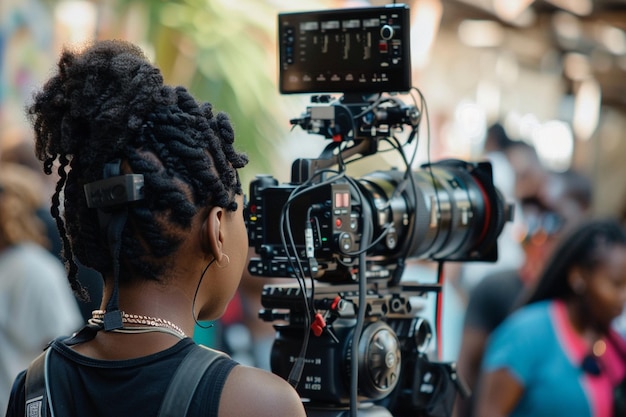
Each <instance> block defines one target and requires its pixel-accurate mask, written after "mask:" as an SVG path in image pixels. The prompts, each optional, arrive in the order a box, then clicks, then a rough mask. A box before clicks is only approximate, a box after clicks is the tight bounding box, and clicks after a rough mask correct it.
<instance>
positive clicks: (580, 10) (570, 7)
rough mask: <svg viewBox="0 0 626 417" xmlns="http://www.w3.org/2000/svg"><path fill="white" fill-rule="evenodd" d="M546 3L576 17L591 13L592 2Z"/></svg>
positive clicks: (564, 0) (560, 0) (553, 0)
mask: <svg viewBox="0 0 626 417" xmlns="http://www.w3.org/2000/svg"><path fill="white" fill-rule="evenodd" d="M503 1H504V0H503ZM546 2H547V3H551V4H552V5H554V6H556V7H558V8H560V9H563V10H567V11H568V12H571V13H574V14H577V15H578V16H587V15H589V14H591V12H592V11H593V1H592V0H546Z"/></svg>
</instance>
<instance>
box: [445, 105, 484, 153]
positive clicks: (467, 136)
mask: <svg viewBox="0 0 626 417" xmlns="http://www.w3.org/2000/svg"><path fill="white" fill-rule="evenodd" d="M453 129H454V133H455V134H454V135H453V137H452V138H450V139H451V142H450V143H448V145H449V146H451V148H452V149H467V151H468V152H469V154H470V155H473V156H477V155H480V153H481V152H482V148H483V143H484V139H485V132H486V131H487V118H486V115H485V111H484V109H483V108H482V107H481V106H480V105H479V104H477V103H474V102H472V101H469V100H463V101H461V102H460V103H459V104H458V105H457V106H456V109H455V111H454V127H453Z"/></svg>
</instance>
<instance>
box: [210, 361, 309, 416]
mask: <svg viewBox="0 0 626 417" xmlns="http://www.w3.org/2000/svg"><path fill="white" fill-rule="evenodd" d="M219 415H220V417H222V416H228V417H236V416H256V417H281V416H285V417H306V413H305V411H304V406H303V405H302V401H301V400H300V397H299V396H298V393H297V392H296V390H295V389H294V388H293V387H292V386H291V385H289V384H288V383H287V381H285V380H284V379H282V378H281V377H279V376H277V375H274V374H272V373H271V372H269V371H265V370H262V369H258V368H252V367H248V366H236V367H235V368H233V370H232V371H231V373H230V375H229V376H228V379H227V380H226V384H225V385H224V390H223V391H222V396H221V399H220V408H219Z"/></svg>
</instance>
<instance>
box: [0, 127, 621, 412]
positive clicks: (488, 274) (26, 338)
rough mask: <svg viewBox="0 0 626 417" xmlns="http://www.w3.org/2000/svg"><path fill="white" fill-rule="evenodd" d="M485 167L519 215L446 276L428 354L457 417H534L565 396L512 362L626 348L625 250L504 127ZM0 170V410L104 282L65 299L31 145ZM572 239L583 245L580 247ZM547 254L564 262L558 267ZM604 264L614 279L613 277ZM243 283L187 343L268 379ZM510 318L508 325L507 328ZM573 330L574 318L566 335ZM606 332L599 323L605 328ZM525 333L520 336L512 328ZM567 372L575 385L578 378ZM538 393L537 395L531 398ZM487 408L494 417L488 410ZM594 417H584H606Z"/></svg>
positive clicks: (582, 188)
mask: <svg viewBox="0 0 626 417" xmlns="http://www.w3.org/2000/svg"><path fill="white" fill-rule="evenodd" d="M482 157H483V158H484V159H487V160H489V161H491V163H492V166H493V175H494V182H495V184H496V186H497V187H498V189H499V190H500V191H501V192H502V194H503V195H504V197H505V198H506V199H507V200H508V201H510V202H512V203H513V204H514V206H515V216H514V220H513V221H512V222H510V223H509V224H507V225H506V227H505V229H504V231H503V232H502V235H501V237H500V239H499V241H498V249H499V260H498V262H496V263H493V264H486V263H477V264H472V263H466V264H460V265H456V266H453V267H451V268H450V269H448V270H447V275H448V276H447V277H446V284H445V286H444V291H445V292H446V296H445V298H444V305H443V313H442V314H443V315H444V320H443V322H444V327H445V329H444V335H443V336H444V337H443V338H440V339H439V340H440V341H441V343H442V345H441V346H435V350H438V351H439V356H440V357H443V358H444V359H447V360H451V361H456V362H457V365H458V371H459V374H460V375H461V377H462V378H463V379H464V380H465V382H466V383H467V384H468V386H469V387H470V389H471V391H472V394H471V395H470V396H469V398H461V397H459V398H458V400H457V402H456V406H455V410H454V415H455V417H467V416H477V415H480V416H483V417H484V416H490V415H494V416H495V415H539V414H528V410H534V408H533V407H537V406H536V405H533V401H538V402H540V403H541V402H542V401H546V398H549V397H551V396H553V395H555V396H556V395H564V394H563V392H560V393H559V392H556V393H551V392H550V391H549V390H550V389H554V384H555V383H554V382H553V383H552V385H550V383H547V385H546V386H545V387H543V386H542V385H540V382H537V381H538V380H539V381H543V382H545V381H544V380H542V379H541V377H542V375H544V373H545V370H544V371H542V369H544V368H545V366H543V365H541V366H543V368H541V366H540V367H534V368H532V369H520V368H519V367H516V366H518V365H516V363H517V362H519V358H520V357H522V358H526V359H524V360H525V361H531V360H536V358H535V359H533V358H534V357H533V356H528V357H527V356H525V355H533V354H534V355H543V356H544V357H545V358H546V359H545V360H546V361H547V362H550V361H552V362H554V363H559V364H560V366H561V368H558V369H556V370H554V369H552V368H548V369H549V371H550V372H557V374H558V375H561V373H562V372H565V371H564V369H565V368H567V366H566V364H564V363H562V362H567V361H564V360H561V359H562V358H561V359H555V358H554V357H549V356H548V355H555V357H558V355H559V352H560V354H561V355H565V357H571V356H572V355H574V356H575V357H576V358H577V359H575V360H576V361H583V359H584V356H585V355H586V354H587V353H588V352H594V347H595V346H596V345H597V343H598V341H604V340H608V337H609V336H610V337H614V338H615V340H616V346H618V347H621V346H622V344H623V343H622V342H623V340H624V337H626V325H625V324H624V323H625V322H626V320H624V314H623V313H622V307H623V306H624V304H625V303H626V277H624V275H625V274H626V272H622V271H626V264H624V269H622V270H620V269H619V266H620V265H621V264H620V263H619V262H622V261H624V259H622V258H623V257H624V253H622V252H623V251H624V250H626V249H624V248H626V242H625V241H622V240H620V237H619V236H621V235H619V234H620V233H622V232H621V226H622V225H620V224H618V223H615V224H610V225H605V224H603V223H602V224H596V223H591V226H590V225H589V221H590V220H591V219H593V217H594V216H593V212H592V201H593V188H592V185H591V181H590V178H588V177H587V176H586V175H585V174H583V173H581V172H576V171H575V170H568V171H565V172H555V171H551V170H550V169H547V168H546V167H545V166H544V165H543V164H542V163H541V161H540V159H539V157H538V156H537V153H536V152H535V150H534V149H533V147H532V146H530V145H528V144H527V143H525V142H520V141H516V140H512V139H510V138H509V137H508V136H507V134H506V131H505V130H504V128H503V127H502V126H501V125H499V124H495V125H493V126H492V127H491V128H490V129H489V130H488V133H487V138H486V140H485V148H484V154H483V156H482ZM0 161H1V162H0V276H1V277H2V279H1V280H0V410H3V409H4V407H5V406H6V398H7V395H8V393H9V389H10V384H11V382H12V380H13V378H14V377H15V375H16V373H17V372H18V371H19V370H21V369H23V368H25V367H26V366H27V365H28V363H29V362H30V360H32V358H34V357H35V356H36V355H37V354H38V353H39V352H40V351H41V350H42V348H43V347H44V346H45V345H46V343H48V342H49V341H50V340H51V339H52V338H54V337H58V336H60V335H64V334H70V333H71V332H73V331H74V330H76V329H77V328H78V327H79V326H80V325H81V323H84V322H85V321H86V320H87V319H88V318H89V317H90V316H91V311H92V310H94V309H97V308H98V307H99V303H100V299H101V296H102V286H101V285H102V283H101V279H100V277H99V276H97V275H96V274H95V273H94V272H93V271H91V270H89V269H87V268H83V267H81V266H80V265H79V268H80V272H79V280H80V282H81V284H82V285H83V287H84V288H85V290H86V291H85V292H86V293H88V294H89V297H88V298H85V297H79V296H76V295H73V294H72V291H71V289H70V287H69V285H68V283H67V280H66V272H65V270H64V268H63V265H62V263H61V261H60V251H61V245H60V243H59V235H58V231H57V229H56V225H55V224H54V222H53V221H52V217H51V215H50V211H49V206H50V201H49V196H50V195H51V194H52V190H50V189H49V186H48V185H47V184H49V182H48V183H47V182H46V179H44V178H43V177H42V175H40V173H41V167H40V166H38V162H35V161H36V159H35V158H34V150H33V148H32V146H31V144H30V143H29V141H21V142H20V144H19V146H16V147H12V148H5V149H3V150H2V153H1V154H0ZM611 227H615V228H616V229H615V230H613V229H611ZM585 228H587V229H585ZM581 229H582V230H583V231H582V232H581V231H580V230H581ZM588 229H591V230H588ZM605 229H608V231H606V230H605ZM598 230H599V231H598ZM572 233H574V235H573V236H574V237H572ZM576 233H578V234H580V233H582V234H583V236H582V237H580V236H578V240H576ZM585 233H586V234H585ZM611 233H613V234H617V235H619V236H618V237H614V236H613V235H611ZM564 237H566V238H564ZM559 245H561V246H559ZM559 248H560V249H559ZM612 248H618V249H620V250H621V251H622V252H620V251H618V250H615V251H612ZM555 251H560V252H558V253H559V254H558V255H554V253H555ZM572 253H573V254H574V255H571V254H572ZM555 256H557V257H559V259H555ZM567 256H569V258H567ZM587 258H588V259H587ZM559 261H560V263H559ZM555 262H557V263H558V265H556V266H555V265H554V263H555ZM612 263H613V264H616V265H617V267H616V266H611V265H612ZM550 268H551V269H550ZM610 268H613V269H610ZM425 269H428V267H425ZM408 271H411V268H409V269H408ZM571 271H576V272H575V274H576V276H579V275H580V276H581V277H582V278H580V280H579V281H581V282H582V283H578V281H576V280H575V279H574V278H571V276H572V275H573V274H574V272H571ZM581 271H582V272H581ZM598 271H599V272H598ZM605 271H608V272H606V273H605ZM414 272H415V271H414V270H413V273H414ZM546 274H547V275H546ZM559 274H560V275H559ZM245 275H246V276H244V277H243V279H242V283H241V286H240V289H239V291H238V293H237V295H236V296H235V299H234V300H233V301H232V302H231V304H230V306H229V308H228V310H227V311H226V314H225V315H224V316H223V317H222V319H221V320H220V321H219V322H216V323H212V325H211V326H210V327H211V328H210V330H208V331H207V330H206V329H205V328H204V326H202V325H201V324H199V326H200V327H198V328H197V332H196V336H195V338H196V339H197V340H198V341H200V342H203V343H205V344H209V345H212V346H213V347H217V348H220V349H223V350H225V351H227V352H228V353H229V354H230V355H231V356H233V358H235V359H236V360H238V361H240V362H242V363H245V364H249V365H252V366H256V367H259V368H263V369H270V362H269V358H270V351H271V345H272V342H273V338H274V330H273V327H272V325H271V323H266V322H263V321H261V320H260V319H259V318H258V311H259V309H260V308H261V305H260V293H261V289H262V286H263V285H264V284H265V283H267V282H269V281H268V280H262V279H260V278H257V277H251V276H248V275H247V273H246V274H245ZM557 275H558V276H561V275H562V276H564V278H563V280H564V281H563V282H561V283H560V284H559V285H561V289H559V290H554V291H552V292H548V293H547V295H545V294H544V296H542V297H541V300H542V301H543V303H533V305H534V306H535V308H534V309H535V310H537V309H538V308H537V306H538V305H543V304H547V306H546V307H545V310H546V312H545V314H544V312H543V310H542V312H541V314H540V313H539V312H534V313H529V314H530V315H531V316H540V317H539V318H538V317H534V319H535V320H537V323H535V324H534V325H533V326H534V328H542V329H543V331H542V332H540V333H539V334H538V335H537V336H534V335H532V333H531V332H532V331H533V330H532V327H531V328H529V329H527V328H525V327H524V326H530V324H528V323H526V322H525V321H524V320H521V319H519V317H518V316H519V315H520V312H524V311H526V310H527V309H528V306H529V304H528V303H529V297H531V295H532V294H536V293H537V291H539V289H541V290H543V289H545V288H544V287H545V286H546V285H548V283H547V281H549V280H550V278H551V277H552V278H554V277H555V276H557ZM595 275H602V276H603V277H604V276H606V277H608V278H606V277H605V278H606V279H607V280H610V282H611V283H612V285H613V287H612V290H610V291H609V293H610V294H612V295H613V298H612V299H608V298H607V296H605V297H604V298H602V297H601V296H600V295H597V294H595V293H592V291H596V292H600V293H601V292H602V290H601V289H600V290H598V289H595V288H596V282H595V281H593V279H594V278H593V277H594V276H595ZM420 276H421V277H425V276H426V275H423V274H422V275H420ZM568 277H569V278H568ZM559 291H560V292H559ZM539 292H541V291H539ZM546 300H548V301H546ZM553 310H554V312H552V311H553ZM568 312H569V314H568ZM542 314H543V315H542ZM552 315H554V316H558V317H560V319H559V320H560V321H558V323H560V324H559V326H561V325H562V326H564V328H566V329H569V330H568V331H569V332H570V333H571V334H570V339H576V343H574V342H572V343H573V346H576V347H575V348H571V349H575V350H574V351H575V352H576V353H575V354H572V353H571V352H569V351H568V349H570V347H568V345H567V343H565V342H563V343H561V344H559V343H558V342H554V340H551V337H552V338H554V337H553V336H551V333H550V331H549V328H550V320H551V319H552ZM580 316H582V318H581V317H580ZM512 317H516V318H517V321H515V320H513V321H514V323H511V320H510V319H511V318H512ZM568 317H569V318H570V319H571V318H572V317H573V318H574V319H573V322H571V321H572V320H569V321H568ZM430 319H431V320H433V321H434V320H435V317H434V316H432V315H431V316H430ZM601 319H602V320H604V321H603V322H602V323H608V324H606V326H604V324H600V321H601ZM520 320H521V323H522V324H520V323H518V322H520ZM542 320H543V321H542ZM554 320H556V319H554ZM576 320H578V321H576ZM563 323H566V324H563ZM567 323H569V324H567ZM603 326H604V327H603ZM207 327H208V326H207ZM557 327H558V326H557ZM553 330H554V329H553ZM554 331H555V332H556V333H557V336H556V338H557V339H558V338H559V337H560V336H559V334H560V333H559V332H561V331H564V330H562V329H560V328H556V330H554ZM515 332H522V333H523V334H524V335H523V336H520V337H521V339H525V340H528V339H531V340H532V343H531V345H532V346H539V348H538V349H539V352H535V353H533V352H530V350H532V349H530V348H529V347H528V346H526V345H527V344H528V343H524V340H518V339H520V337H512V336H511V334H514V333H515ZM500 333H503V334H500ZM566 333H567V332H566ZM494 334H495V335H497V337H496V336H494ZM568 334H569V333H568ZM572 334H573V335H574V336H572ZM568 340H569V339H568ZM611 340H612V339H611ZM516 343H517V345H516ZM603 343H604V342H603ZM552 345H555V346H552ZM559 349H560V350H559ZM576 349H578V350H576ZM603 349H604V350H603V351H602V352H600V353H597V354H596V356H597V359H601V360H600V363H602V360H605V359H606V358H607V357H608V356H609V354H608V353H607V354H605V353H604V352H613V350H612V349H609V348H607V347H606V346H605V347H604V348H603ZM442 352H443V353H442ZM503 352H505V353H506V352H510V353H508V355H509V357H508V358H509V359H510V357H513V358H517V359H518V360H517V362H516V361H515V360H513V359H511V363H509V362H507V357H506V354H505V353H503ZM617 352H618V353H612V355H614V356H611V358H613V359H612V360H613V363H610V364H608V365H606V364H604V365H599V366H600V369H605V368H614V369H616V375H613V376H611V377H612V378H613V379H612V380H611V381H618V380H619V379H620V378H622V379H623V378H624V373H626V371H624V369H623V368H626V366H622V365H624V363H625V360H624V358H622V359H619V349H618V350H617ZM568 355H569V356H568ZM559 360H561V361H560V362H559ZM581 363H582V362H581ZM617 364H621V365H620V366H621V368H620V366H617ZM538 366H539V365H538ZM570 371H571V372H572V374H573V375H577V374H576V372H575V370H570ZM585 372H586V371H585ZM548 374H549V372H548ZM558 378H559V379H561V377H560V376H559V377H558ZM593 381H595V380H593ZM557 382H558V381H557ZM531 384H532V387H534V388H532V389H531ZM535 385H537V386H535ZM591 385H593V384H591ZM577 389H582V390H583V391H584V389H583V388H579V387H577ZM546 390H547V391H546ZM536 391H541V392H544V394H543V395H537V394H536ZM557 391H558V390H557ZM592 392H593V393H594V394H586V395H590V396H591V397H590V398H591V400H590V404H591V405H589V404H588V403H587V402H585V401H582V402H581V403H580V404H579V403H575V404H570V406H571V407H574V408H572V409H570V410H569V411H571V412H573V413H574V414H576V410H577V408H576V407H583V408H584V407H591V409H593V410H596V409H598V407H599V408H602V402H603V401H605V402H606V401H609V400H608V399H607V398H609V397H606V396H605V397H597V398H594V397H593V395H603V394H597V393H598V392H604V391H602V390H601V389H599V388H598V389H596V390H595V391H593V390H592ZM495 399H499V400H497V401H496V400H495ZM598 404H599V405H598ZM487 405H489V406H487ZM496 406H499V407H500V409H498V410H494V409H491V408H493V407H496ZM477 407H480V408H479V410H480V411H479V414H477V413H476V410H477ZM490 407H491V408H490ZM593 407H595V408H593ZM520 410H521V411H520ZM524 410H526V411H524ZM533 412H535V411H533ZM551 412H554V410H552V411H551ZM525 413H526V414H525ZM594 413H595V411H594ZM594 413H592V414H590V415H604V414H597V413H596V414H594ZM0 414H1V413H0ZM574 414H572V415H574ZM542 415H543V414H542ZM545 415H557V414H545ZM576 415H578V414H576ZM581 415H583V414H581Z"/></svg>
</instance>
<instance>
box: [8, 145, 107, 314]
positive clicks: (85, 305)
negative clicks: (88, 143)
mask: <svg viewBox="0 0 626 417" xmlns="http://www.w3.org/2000/svg"><path fill="white" fill-rule="evenodd" d="M9 142H10V143H11V146H4V147H2V146H0V164H3V163H5V162H9V163H13V164H19V165H23V166H25V167H27V168H29V169H30V170H32V172H33V173H35V174H36V175H37V176H38V177H39V181H38V183H39V184H41V186H40V187H39V188H40V190H41V191H40V197H39V199H40V203H41V206H40V207H39V208H38V209H37V217H38V218H39V219H40V220H41V221H42V222H43V223H44V225H45V232H46V236H47V244H46V248H47V249H48V250H49V251H50V253H52V254H53V255H54V256H55V257H56V258H57V259H59V261H60V262H63V258H62V250H63V244H62V242H61V236H60V235H59V229H58V228H57V224H56V221H55V220H54V218H53V217H52V214H51V213H50V201H51V197H52V194H53V193H54V186H55V182H56V180H57V177H56V175H50V176H48V175H44V174H43V173H42V168H41V162H40V161H39V160H38V159H37V157H36V156H35V143H34V141H33V140H32V138H31V137H30V135H25V136H24V137H20V138H19V139H18V140H13V141H9ZM77 267H78V272H77V274H78V275H77V278H78V281H79V282H80V284H81V286H82V287H83V295H85V297H83V298H80V297H76V302H77V303H78V307H79V309H80V312H81V314H82V316H83V321H84V322H86V321H87V320H88V319H89V318H91V312H92V311H93V310H97V309H98V308H100V300H101V299H102V277H101V276H100V274H99V273H98V272H96V271H95V270H94V269H91V268H87V267H86V266H84V265H82V264H81V263H80V262H77Z"/></svg>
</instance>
